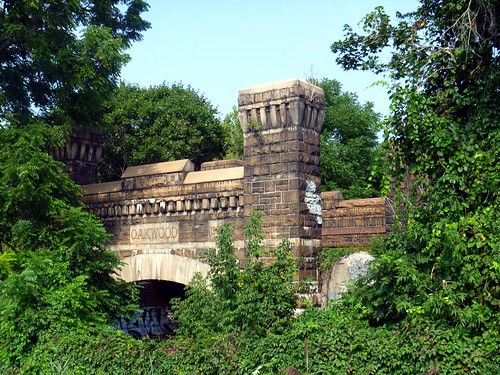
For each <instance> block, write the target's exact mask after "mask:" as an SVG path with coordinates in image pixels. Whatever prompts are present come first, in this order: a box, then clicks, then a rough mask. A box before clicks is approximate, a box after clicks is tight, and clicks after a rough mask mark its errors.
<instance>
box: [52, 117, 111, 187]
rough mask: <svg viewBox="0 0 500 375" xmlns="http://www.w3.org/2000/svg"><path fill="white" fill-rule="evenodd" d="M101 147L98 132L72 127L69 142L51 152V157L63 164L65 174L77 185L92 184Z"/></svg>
mask: <svg viewBox="0 0 500 375" xmlns="http://www.w3.org/2000/svg"><path fill="white" fill-rule="evenodd" d="M102 145H103V135H102V132H101V131H100V130H97V129H93V128H88V127H82V126H74V127H73V129H72V134H71V137H70V140H69V141H68V142H67V143H66V144H65V145H64V146H63V147H61V148H59V149H54V150H51V155H52V157H53V158H54V159H55V160H58V161H61V162H63V163H64V165H65V169H66V172H68V174H69V176H70V177H71V179H72V180H73V181H75V182H76V183H77V184H82V185H83V184H92V183H94V182H96V180H97V168H98V163H99V160H100V159H101V156H102Z"/></svg>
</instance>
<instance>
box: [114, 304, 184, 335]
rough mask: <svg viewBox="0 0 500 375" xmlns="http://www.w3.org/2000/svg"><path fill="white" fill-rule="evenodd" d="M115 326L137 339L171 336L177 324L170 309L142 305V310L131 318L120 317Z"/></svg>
mask: <svg viewBox="0 0 500 375" xmlns="http://www.w3.org/2000/svg"><path fill="white" fill-rule="evenodd" d="M115 327H116V328H117V329H119V330H121V331H123V332H127V333H129V334H131V335H132V336H133V337H134V338H136V339H139V338H141V337H145V336H148V337H169V336H173V335H174V334H175V330H176V329H177V328H178V327H179V324H178V323H177V322H175V321H174V319H173V314H172V312H171V311H170V310H166V309H164V308H162V307H144V308H143V309H142V312H137V313H136V314H134V315H133V316H132V318H131V319H125V318H121V319H120V320H119V322H118V323H117V324H116V326H115Z"/></svg>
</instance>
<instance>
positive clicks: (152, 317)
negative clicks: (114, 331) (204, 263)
mask: <svg viewBox="0 0 500 375" xmlns="http://www.w3.org/2000/svg"><path fill="white" fill-rule="evenodd" d="M137 285H138V286H139V292H140V300H139V305H140V308H141V311H139V312H137V313H136V314H134V316H133V317H132V318H131V319H130V320H128V319H124V318H122V319H120V322H119V326H118V327H117V328H118V329H120V330H122V331H125V332H128V333H130V334H131V335H132V336H133V337H135V338H141V337H144V336H149V337H170V336H173V335H174V334H175V330H176V329H177V328H178V326H179V325H178V324H177V322H176V321H175V320H174V316H173V312H172V303H171V301H172V298H181V299H183V298H184V297H185V291H184V285H183V284H179V283H176V282H173V281H163V280H142V281H138V282H137Z"/></svg>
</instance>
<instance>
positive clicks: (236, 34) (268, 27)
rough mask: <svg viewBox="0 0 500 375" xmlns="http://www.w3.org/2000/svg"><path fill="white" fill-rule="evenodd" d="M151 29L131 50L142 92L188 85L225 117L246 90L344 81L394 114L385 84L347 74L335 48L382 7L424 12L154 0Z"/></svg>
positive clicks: (277, 1)
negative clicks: (349, 29) (348, 30)
mask: <svg viewBox="0 0 500 375" xmlns="http://www.w3.org/2000/svg"><path fill="white" fill-rule="evenodd" d="M148 3H149V5H150V9H149V12H148V13H146V14H145V15H144V17H145V18H146V19H147V20H148V21H150V22H151V29H150V30H148V31H146V32H145V33H144V39H143V40H142V41H141V42H138V43H135V44H134V45H133V46H132V48H131V49H130V50H129V51H128V53H129V54H130V56H131V58H132V60H131V62H129V63H128V64H127V66H126V67H125V68H124V69H123V70H122V75H121V78H122V80H124V81H125V82H128V83H135V84H139V85H140V86H142V87H149V86H154V85H160V84H162V83H163V82H165V83H167V84H171V83H174V82H182V83H183V84H184V85H190V86H191V87H193V88H194V89H196V90H198V91H199V92H200V93H201V94H203V95H204V96H205V97H206V98H207V99H208V100H209V101H210V102H211V103H212V104H213V105H214V107H216V108H218V110H219V112H220V114H221V116H224V115H225V114H226V113H228V112H230V111H231V108H232V107H233V106H234V105H236V104H237V97H238V90H239V89H243V88H246V87H250V86H254V85H259V84H264V83H269V82H274V81H281V80H285V79H291V78H301V79H305V78H307V77H308V76H311V74H312V75H313V76H314V77H316V78H323V77H327V78H332V79H337V80H339V81H340V82H341V83H342V85H343V88H344V90H346V91H351V92H355V93H356V94H357V95H358V96H359V99H360V101H361V102H365V101H372V102H374V104H375V109H376V110H377V111H378V112H381V113H383V114H387V113H388V105H389V101H388V97H387V93H386V89H385V88H383V87H370V86H371V85H372V84H373V83H374V82H376V81H377V80H380V79H382V78H383V77H377V76H374V75H372V74H371V73H368V72H344V71H342V70H341V69H340V67H338V66H337V65H336V63H335V56H334V55H333V54H332V53H331V52H330V45H331V44H332V43H333V42H334V41H335V40H338V39H341V38H342V36H343V27H344V25H345V24H349V25H351V26H356V25H357V24H358V22H359V21H360V20H361V18H362V17H363V16H364V15H365V14H366V13H368V12H370V11H371V10H373V8H375V7H376V6H377V5H382V6H383V7H384V8H385V9H386V11H387V12H388V14H389V15H390V16H391V17H394V15H395V12H396V11H397V10H399V11H401V12H407V11H411V10H414V9H416V7H417V1H416V0H378V1H373V0H350V1H338V0H330V1H328V0H313V1H307V2H306V1H304V0H301V1H299V0H253V1H250V0H247V1H242V0H241V1H240V0H232V1H231V0H212V1H208V0H183V1H181V0H177V1H167V0H149V1H148Z"/></svg>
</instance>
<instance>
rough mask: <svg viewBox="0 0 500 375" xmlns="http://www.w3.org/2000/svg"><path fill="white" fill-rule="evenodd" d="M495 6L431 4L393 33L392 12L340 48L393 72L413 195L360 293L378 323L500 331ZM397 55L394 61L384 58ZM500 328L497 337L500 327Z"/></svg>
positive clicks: (397, 142) (353, 59) (397, 158)
mask: <svg viewBox="0 0 500 375" xmlns="http://www.w3.org/2000/svg"><path fill="white" fill-rule="evenodd" d="M499 17H500V13H499V8H498V5H497V2H495V1H461V0H456V1H449V2H446V3H443V2H440V1H422V2H421V5H420V7H419V8H418V9H417V10H416V11H415V12H412V13H410V14H407V15H401V14H398V22H397V23H396V24H395V25H393V24H392V23H391V20H390V18H389V16H388V15H387V14H385V12H384V11H383V9H382V8H377V9H376V10H375V11H374V12H372V13H370V14H369V15H368V16H367V17H366V18H365V20H364V24H363V28H364V32H365V34H364V35H358V34H356V33H354V32H353V30H352V29H350V28H347V29H346V32H347V36H346V39H344V40H343V41H339V42H336V43H335V44H333V46H332V50H333V51H334V52H337V53H339V57H338V59H337V61H338V62H339V63H340V64H342V66H343V67H344V68H347V69H372V70H374V71H379V72H386V73H387V74H388V75H389V77H390V78H391V80H392V82H393V86H392V89H391V100H392V105H391V110H392V114H391V116H390V117H389V118H388V119H387V121H386V143H385V147H386V150H387V153H388V156H389V160H388V162H389V165H390V168H389V170H390V171H391V172H392V173H393V176H394V177H395V178H397V181H401V179H402V177H403V176H405V175H408V174H409V175H410V176H411V180H412V181H413V184H412V185H413V188H412V189H411V191H412V194H410V195H405V194H404V192H400V196H399V198H400V203H401V204H402V207H404V211H402V212H399V213H398V223H397V226H396V228H397V229H398V230H396V231H394V233H393V234H392V235H390V236H389V237H388V238H387V239H386V240H385V241H384V242H383V243H382V245H380V246H378V247H377V248H376V250H377V252H378V259H377V261H376V263H375V268H374V269H373V273H372V275H371V279H370V280H371V282H370V283H369V284H368V285H365V286H364V287H361V288H360V289H359V295H360V296H361V298H362V299H363V301H364V302H365V303H366V306H368V307H369V308H370V311H371V318H372V319H373V320H374V321H378V322H379V323H381V322H386V321H390V320H393V319H406V320H408V321H413V320H414V319H417V318H418V317H419V316H420V315H422V316H425V317H429V319H435V320H439V321H442V322H446V323H448V324H452V325H460V326H464V327H467V328H468V329H472V330H474V331H475V332H479V333H480V332H486V331H488V330H490V329H493V330H497V329H498V328H497V322H498V320H499V318H500V316H499V314H498V311H499V310H498V303H499V298H500V295H499V291H500V269H499V268H498V264H499V259H500V258H499V257H500V251H499V250H500V241H499V240H500V238H499V236H498V233H499V229H500V228H499V214H500V206H499V203H500V201H499V199H500V195H499V194H498V192H499V191H500V167H499V166H500V163H499V156H500V154H499V148H498V144H499V141H500V129H499V126H498V125H499V124H500V111H499V108H500V96H499V95H498V87H499V86H500V69H499V67H500V66H499V64H500V59H499V47H500V39H499V35H500V33H499V27H498V23H497V20H498V19H499ZM385 47H391V48H392V50H393V52H392V54H391V58H390V59H389V60H388V61H384V60H383V59H382V56H384V54H379V52H380V51H382V50H383V49H384V48H385ZM495 327H496V328H495Z"/></svg>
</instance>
